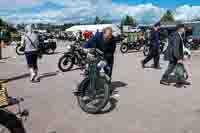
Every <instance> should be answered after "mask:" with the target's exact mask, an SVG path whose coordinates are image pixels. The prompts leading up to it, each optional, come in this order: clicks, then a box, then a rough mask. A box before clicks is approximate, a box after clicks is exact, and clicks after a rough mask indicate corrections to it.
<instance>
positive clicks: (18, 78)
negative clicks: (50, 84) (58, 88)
mask: <svg viewBox="0 0 200 133" xmlns="http://www.w3.org/2000/svg"><path fill="white" fill-rule="evenodd" d="M57 74H58V72H57V71H56V72H49V73H43V74H41V76H40V78H41V79H43V78H47V77H52V76H56V75H57ZM29 76H30V74H29V73H25V74H22V75H19V76H14V77H11V78H8V79H0V81H1V83H8V82H11V81H16V80H20V79H24V78H28V77H29Z"/></svg>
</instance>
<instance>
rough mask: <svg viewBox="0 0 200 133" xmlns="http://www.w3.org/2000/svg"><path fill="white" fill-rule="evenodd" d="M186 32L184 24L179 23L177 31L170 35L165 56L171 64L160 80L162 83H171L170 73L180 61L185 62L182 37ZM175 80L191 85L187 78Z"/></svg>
mask: <svg viewBox="0 0 200 133" xmlns="http://www.w3.org/2000/svg"><path fill="white" fill-rule="evenodd" d="M184 32H185V28H184V24H178V25H177V27H176V32H175V33H173V34H172V35H171V36H170V37H169V44H168V48H167V50H166V52H165V58H166V59H167V60H168V61H169V65H168V68H167V70H166V71H165V73H164V75H163V77H162V79H161V81H160V83H161V84H164V85H169V83H170V82H171V81H170V79H169V75H170V74H171V73H172V72H173V71H174V69H175V67H176V65H177V64H178V63H180V64H183V58H184V54H183V45H184V40H183V38H182V35H183V34H184ZM173 82H174V81H173ZM175 82H176V83H180V84H185V85H190V83H189V82H187V81H185V80H181V81H175Z"/></svg>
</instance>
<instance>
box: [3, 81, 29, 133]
mask: <svg viewBox="0 0 200 133" xmlns="http://www.w3.org/2000/svg"><path fill="white" fill-rule="evenodd" d="M22 101H24V99H23V98H12V97H9V96H8V94H7V89H6V88H5V87H4V85H3V81H0V133H26V131H25V128H24V126H23V122H24V121H25V120H26V118H27V117H28V115H29V112H28V111H27V110H25V109H24V110H22V108H21V105H20V103H21V102H22ZM13 105H18V106H17V107H18V111H17V113H13V112H10V111H8V110H7V109H6V108H7V107H9V106H13Z"/></svg>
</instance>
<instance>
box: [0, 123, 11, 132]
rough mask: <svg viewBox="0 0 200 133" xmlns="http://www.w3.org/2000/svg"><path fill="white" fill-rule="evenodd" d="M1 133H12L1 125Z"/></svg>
mask: <svg viewBox="0 0 200 133" xmlns="http://www.w3.org/2000/svg"><path fill="white" fill-rule="evenodd" d="M0 133H12V132H11V131H10V130H9V129H8V128H7V127H5V126H4V125H2V124H0Z"/></svg>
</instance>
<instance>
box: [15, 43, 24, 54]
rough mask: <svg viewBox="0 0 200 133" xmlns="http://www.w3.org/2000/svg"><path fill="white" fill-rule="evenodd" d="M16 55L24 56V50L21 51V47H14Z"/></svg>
mask: <svg viewBox="0 0 200 133" xmlns="http://www.w3.org/2000/svg"><path fill="white" fill-rule="evenodd" d="M16 53H17V55H24V49H23V47H22V46H20V45H18V46H17V47H16Z"/></svg>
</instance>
